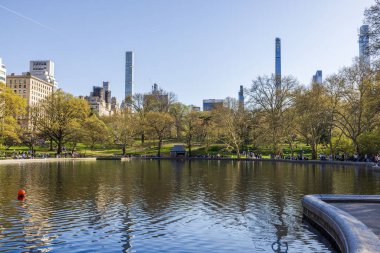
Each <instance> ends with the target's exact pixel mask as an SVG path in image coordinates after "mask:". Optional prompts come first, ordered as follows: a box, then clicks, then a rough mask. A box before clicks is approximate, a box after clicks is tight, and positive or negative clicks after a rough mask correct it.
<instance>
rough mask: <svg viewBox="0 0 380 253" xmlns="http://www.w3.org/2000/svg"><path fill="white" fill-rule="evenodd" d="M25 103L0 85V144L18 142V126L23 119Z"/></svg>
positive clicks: (3, 85) (11, 91)
mask: <svg viewBox="0 0 380 253" xmlns="http://www.w3.org/2000/svg"><path fill="white" fill-rule="evenodd" d="M25 114H26V101H25V99H24V98H22V97H21V96H19V95H17V94H15V93H14V92H13V90H11V89H9V88H8V87H6V86H5V84H3V83H0V144H5V143H6V142H7V143H13V142H19V141H20V138H19V137H20V136H19V133H20V130H21V128H20V125H19V122H22V121H23V119H25Z"/></svg>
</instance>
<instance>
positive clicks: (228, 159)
mask: <svg viewBox="0 0 380 253" xmlns="http://www.w3.org/2000/svg"><path fill="white" fill-rule="evenodd" d="M132 159H141V160H179V161H193V160H195V161H197V160H207V161H245V162H282V163H310V164H327V165H357V166H366V167H367V166H370V167H372V166H374V163H373V162H353V161H328V160H325V161H322V160H290V159H265V158H258V159H256V158H223V157H220V158H211V157H132Z"/></svg>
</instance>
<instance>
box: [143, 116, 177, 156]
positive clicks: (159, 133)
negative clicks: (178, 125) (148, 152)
mask: <svg viewBox="0 0 380 253" xmlns="http://www.w3.org/2000/svg"><path fill="white" fill-rule="evenodd" d="M146 119H147V125H148V128H149V129H150V130H151V131H152V132H153V133H154V134H155V137H156V138H157V139H158V151H157V156H158V157H160V156H161V147H162V142H163V140H164V138H165V137H167V136H169V134H170V128H171V126H172V125H173V123H174V119H173V117H172V116H171V115H170V114H169V113H165V112H149V113H148V114H147V115H146Z"/></svg>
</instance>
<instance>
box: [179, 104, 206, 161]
mask: <svg viewBox="0 0 380 253" xmlns="http://www.w3.org/2000/svg"><path fill="white" fill-rule="evenodd" d="M200 116H201V114H200V113H199V112H194V111H192V112H189V113H187V114H186V115H185V116H184V118H183V125H182V128H183V133H184V136H185V138H186V144H187V148H188V153H189V156H191V155H192V147H193V142H194V140H195V139H196V138H199V137H200V135H201V133H202V123H203V120H202V118H201V117H200Z"/></svg>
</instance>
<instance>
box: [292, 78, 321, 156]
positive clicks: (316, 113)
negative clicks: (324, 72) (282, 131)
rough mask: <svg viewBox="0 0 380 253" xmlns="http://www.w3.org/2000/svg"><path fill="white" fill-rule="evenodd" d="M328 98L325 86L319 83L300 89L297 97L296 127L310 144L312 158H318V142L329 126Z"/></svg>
mask: <svg viewBox="0 0 380 253" xmlns="http://www.w3.org/2000/svg"><path fill="white" fill-rule="evenodd" d="M326 100H327V97H326V95H325V90H324V87H323V86H322V85H320V84H318V83H313V84H312V86H311V88H310V89H303V90H300V91H299V93H298V94H297V96H296V97H295V108H296V114H297V124H296V129H297V131H298V133H299V134H300V135H301V136H302V137H303V138H304V139H305V141H306V142H307V143H309V144H310V146H311V150H312V159H317V153H318V144H319V143H320V142H321V138H322V136H323V134H324V133H325V132H326V129H327V126H328V125H327V124H328V114H327V111H328V109H327V108H328V107H327V101H326Z"/></svg>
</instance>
